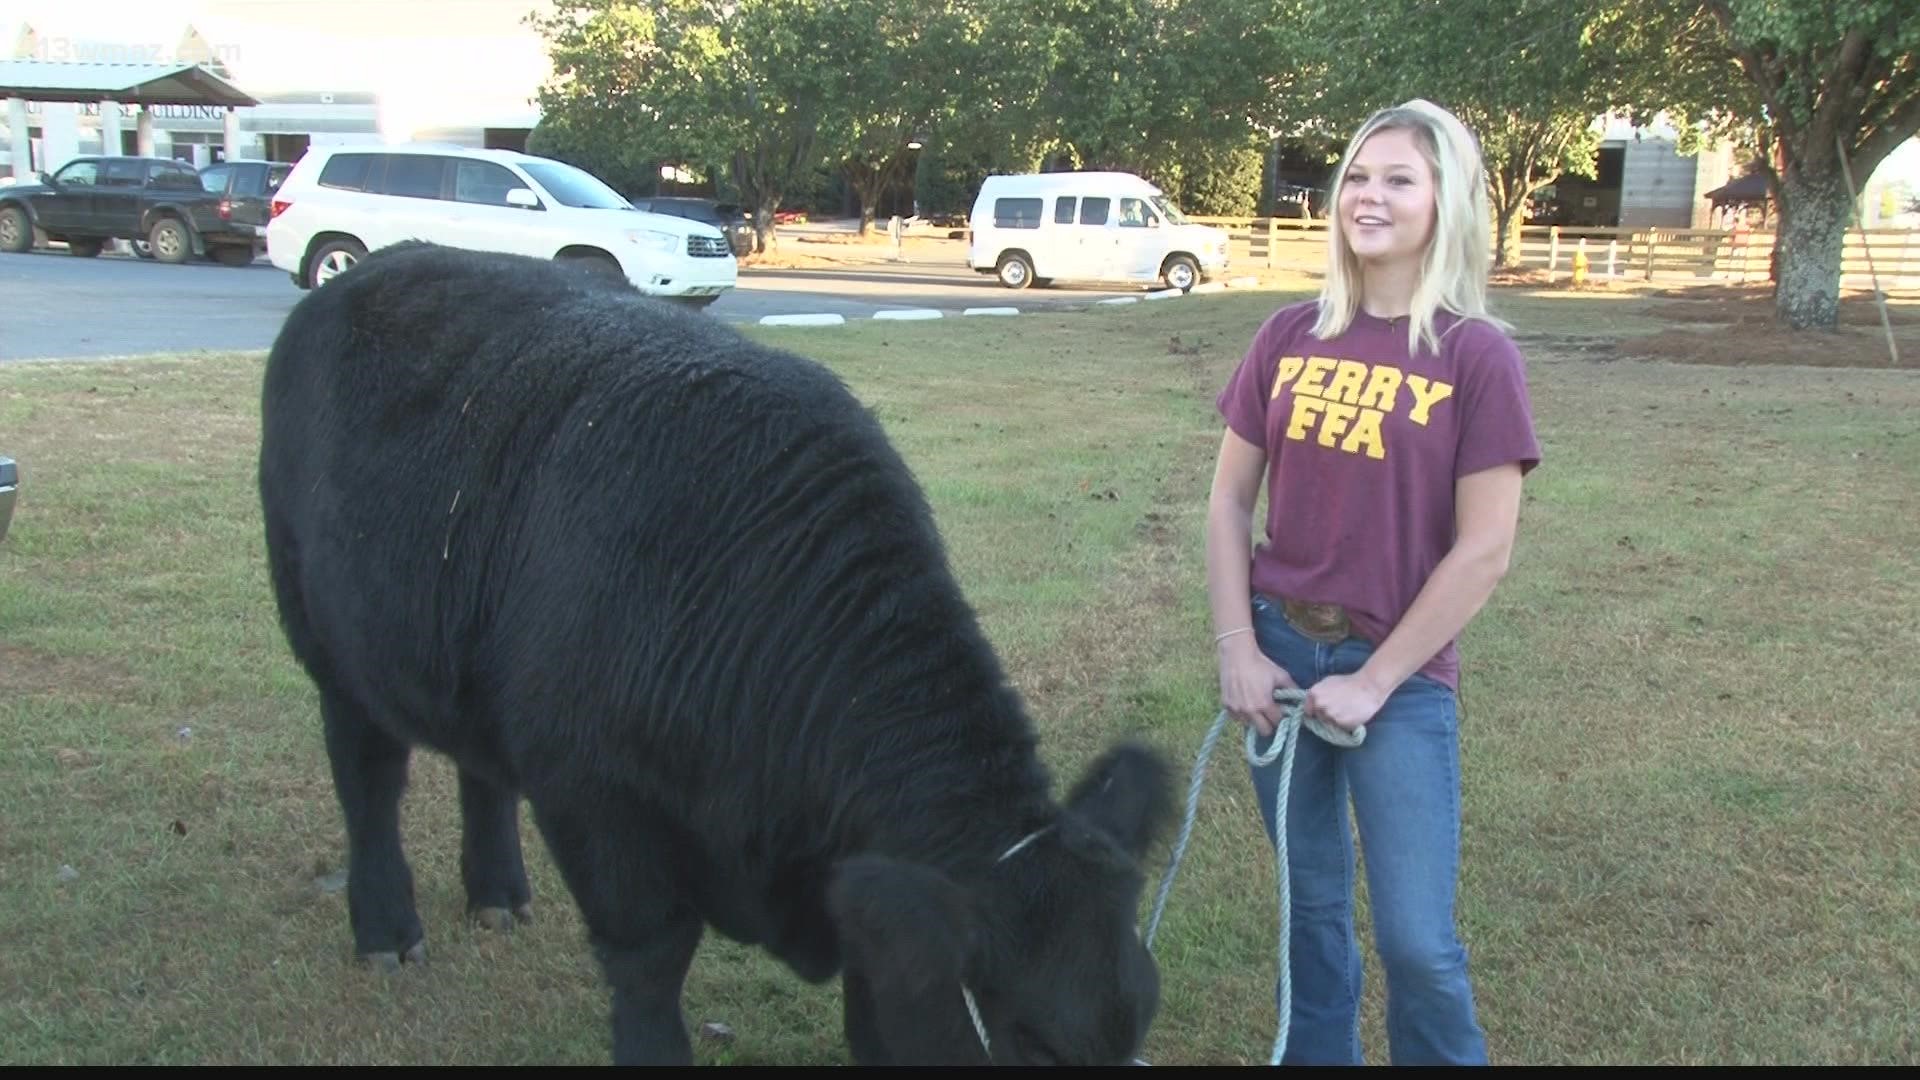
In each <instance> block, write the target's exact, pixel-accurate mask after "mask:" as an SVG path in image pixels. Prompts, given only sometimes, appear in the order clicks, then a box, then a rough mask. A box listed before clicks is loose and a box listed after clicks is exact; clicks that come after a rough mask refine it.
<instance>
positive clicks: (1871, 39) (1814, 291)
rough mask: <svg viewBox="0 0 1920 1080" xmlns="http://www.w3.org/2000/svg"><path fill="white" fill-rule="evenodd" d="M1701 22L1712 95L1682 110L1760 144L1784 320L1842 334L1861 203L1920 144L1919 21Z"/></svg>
mask: <svg viewBox="0 0 1920 1080" xmlns="http://www.w3.org/2000/svg"><path fill="white" fill-rule="evenodd" d="M1646 2H1648V3H1653V0H1646ZM1654 6H1656V7H1659V6H1661V5H1659V4H1655V5H1654ZM1697 12H1698V13H1699V14H1701V15H1704V16H1706V17H1704V18H1698V19H1696V20H1694V22H1693V23H1692V30H1693V33H1692V35H1691V36H1690V37H1689V39H1688V40H1687V41H1686V42H1685V44H1686V47H1687V50H1688V51H1687V55H1688V56H1689V57H1690V59H1691V60H1692V62H1693V63H1694V64H1695V65H1696V70H1697V71H1699V72H1704V73H1705V74H1706V76H1707V78H1708V81H1709V85H1708V86H1707V87H1706V88H1705V89H1704V90H1702V91H1701V92H1700V93H1698V94H1696V95H1694V96H1693V102H1692V104H1693V108H1692V109H1691V110H1688V109H1686V107H1685V105H1684V104H1683V105H1682V106H1681V107H1680V108H1679V109H1678V110H1677V111H1678V112H1679V113H1680V114H1681V115H1686V114H1688V113H1689V112H1690V113H1692V114H1693V115H1696V116H1699V117H1703V118H1705V119H1707V120H1709V121H1717V122H1719V123H1721V124H1725V125H1748V126H1750V127H1751V128H1752V130H1754V131H1755V132H1756V133H1757V142H1758V145H1759V148H1760V150H1761V154H1760V160H1761V164H1762V168H1763V169H1764V170H1765V172H1766V174H1767V186H1768V188H1769V189H1770V190H1771V191H1772V192H1773V193H1774V196H1775V199H1776V205H1777V206H1778V207H1779V209H1780V219H1781V228H1780V232H1779V234H1778V239H1777V240H1776V241H1775V247H1774V253H1775V258H1776V259H1777V281H1776V287H1775V293H1774V308H1775V312H1776V314H1777V316H1778V317H1779V319H1780V320H1781V321H1782V322H1784V323H1785V324H1786V325H1788V326H1789V327H1792V328H1794V329H1808V328H1821V329H1832V328H1834V327H1836V326H1838V325H1839V321H1840V258H1841V253H1842V250H1843V248H1844V246H1845V243H1846V231H1847V227H1848V224H1849V223H1850V221H1851V219H1852V213H1853V208H1854V201H1855V200H1856V199H1858V198H1859V197H1860V193H1861V192H1862V190H1864V188H1865V186H1866V183H1867V179H1868V178H1869V177H1870V176H1872V175H1873V172H1874V170H1875V169H1876V168H1878V167H1879V165H1880V163H1881V162H1882V161H1883V160H1885V159H1886V157H1887V155H1888V154H1890V153H1892V152H1893V150H1894V149H1895V148H1896V147H1898V146H1899V145H1900V144H1901V143H1903V142H1905V141H1906V140H1908V139H1911V138H1913V137H1914V135H1915V134H1920V18H1916V17H1915V16H1914V12H1913V6H1912V0H1707V2H1705V3H1702V4H1700V5H1698V7H1697ZM1849 174H1851V178H1852V183H1851V184H1849V183H1848V182H1847V181H1848V176H1849Z"/></svg>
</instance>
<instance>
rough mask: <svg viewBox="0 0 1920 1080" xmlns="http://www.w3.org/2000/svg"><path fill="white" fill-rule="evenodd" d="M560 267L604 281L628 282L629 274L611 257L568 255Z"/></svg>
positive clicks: (561, 261) (562, 260)
mask: <svg viewBox="0 0 1920 1080" xmlns="http://www.w3.org/2000/svg"><path fill="white" fill-rule="evenodd" d="M560 265H562V266H565V267H569V268H571V269H574V270H578V271H580V272H581V273H583V274H588V275H591V276H593V277H596V278H599V279H600V280H602V281H611V282H619V283H622V284H625V283H626V282H627V272H626V271H625V270H622V269H620V264H619V263H618V262H615V261H614V258H613V256H611V255H568V256H566V257H565V258H562V259H561V260H560Z"/></svg>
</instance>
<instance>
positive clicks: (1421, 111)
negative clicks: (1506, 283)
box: [1313, 98, 1511, 352]
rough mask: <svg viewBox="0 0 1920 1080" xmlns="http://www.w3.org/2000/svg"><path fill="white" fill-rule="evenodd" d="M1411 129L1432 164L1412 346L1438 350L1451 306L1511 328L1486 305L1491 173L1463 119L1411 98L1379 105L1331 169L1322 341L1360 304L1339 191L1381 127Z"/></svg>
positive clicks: (1318, 329)
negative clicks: (1439, 322)
mask: <svg viewBox="0 0 1920 1080" xmlns="http://www.w3.org/2000/svg"><path fill="white" fill-rule="evenodd" d="M1391 130H1404V131H1409V132H1412V133H1413V141H1414V145H1416V146H1418V147H1419V148H1420V154H1421V156H1422V157H1423V158H1425V159H1426V162H1427V166H1428V167H1429V168H1430V169H1432V170H1433V189H1434V219H1433V234H1432V236H1430V237H1429V238H1428V242H1427V253H1426V256H1425V257H1424V258H1423V259H1422V260H1421V263H1420V282H1419V284H1418V285H1417V286H1415V287H1414V291H1413V304H1412V309H1411V310H1410V311H1409V313H1408V314H1409V315H1410V316H1411V318H1409V319H1408V320H1407V322H1408V324H1409V325H1408V327H1407V349H1408V351H1410V352H1412V351H1417V350H1418V349H1419V348H1420V345H1421V343H1422V342H1425V343H1426V344H1427V345H1428V346H1430V347H1431V348H1432V349H1433V350H1434V351H1435V352H1438V351H1439V350H1440V338H1439V335H1437V334H1436V333H1435V332H1434V323H1435V320H1436V316H1437V314H1438V313H1439V311H1440V309H1442V308H1445V309H1446V310H1448V311H1450V312H1452V313H1453V314H1455V315H1457V316H1460V317H1461V318H1462V319H1483V320H1485V321H1487V322H1490V323H1492V324H1494V325H1495V326H1498V327H1500V328H1501V329H1503V330H1506V329H1511V328H1510V327H1509V326H1508V325H1507V324H1506V323H1505V322H1503V321H1501V320H1500V319H1497V318H1495V317H1494V316H1493V315H1491V314H1489V313H1488V311H1487V275H1488V273H1489V272H1490V271H1491V269H1492V266H1493V252H1492V239H1491V237H1492V232H1493V214H1492V211H1491V210H1490V209H1489V207H1488V201H1487V174H1486V169H1485V166H1484V165H1482V164H1481V161H1480V148H1479V145H1478V143H1477V142H1476V141H1475V140H1474V137H1473V135H1472V133H1471V132H1469V131H1468V130H1467V127H1466V125H1465V124H1462V123H1461V122H1460V120H1459V119H1458V118H1457V117H1455V116H1454V115H1453V114H1452V113H1450V112H1448V111H1447V110H1445V109H1442V108H1441V107H1440V106H1438V105H1435V104H1433V103H1432V102H1430V101H1426V100H1423V99H1421V98H1414V99H1413V100H1411V101H1407V102H1404V103H1402V104H1400V105H1395V106H1393V107H1391V108H1386V109H1381V110H1380V111H1378V112H1376V113H1374V114H1373V115H1372V116H1369V117H1368V118H1367V122H1366V123H1364V124H1362V125H1360V130H1359V131H1358V132H1356V133H1355V134H1354V136H1353V141H1352V142H1350V143H1348V144H1347V152H1346V155H1345V156H1344V157H1342V158H1341V159H1340V168H1339V171H1337V172H1335V173H1334V175H1333V191H1332V192H1331V195H1330V197H1329V199H1328V204H1329V206H1330V208H1331V211H1332V212H1331V213H1330V214H1328V216H1327V281H1326V285H1325V286H1324V287H1323V288H1322V289H1321V291H1320V317H1319V319H1318V320H1317V321H1316V322H1315V323H1314V325H1313V334H1314V336H1315V337H1317V338H1320V339H1321V340H1323V341H1324V340H1326V339H1328V338H1332V337H1336V336H1338V335H1339V334H1342V333H1345V332H1346V329H1347V327H1349V326H1351V325H1352V324H1353V317H1354V315H1355V313H1356V312H1358V310H1359V308H1360V282H1361V276H1360V260H1359V259H1358V258H1357V257H1356V256H1355V255H1354V254H1353V251H1352V249H1351V248H1349V247H1348V246H1347V236H1346V223H1345V222H1344V221H1342V220H1341V216H1340V189H1341V188H1342V187H1344V186H1345V185H1346V182H1347V169H1348V168H1350V167H1351V166H1352V165H1353V157H1354V155H1355V154H1357V153H1359V151H1360V147H1361V146H1363V145H1365V144H1366V141H1367V140H1368V139H1369V138H1372V137H1373V136H1374V135H1375V134H1377V133H1379V132H1382V131H1391Z"/></svg>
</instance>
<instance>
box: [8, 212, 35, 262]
mask: <svg viewBox="0 0 1920 1080" xmlns="http://www.w3.org/2000/svg"><path fill="white" fill-rule="evenodd" d="M32 248H33V225H32V224H31V223H29V222H28V221H27V212H26V211H25V210H22V209H20V208H19V207H17V206H9V207H7V208H6V209H5V210H0V251H12V252H15V253H18V252H22V251H29V250H32Z"/></svg>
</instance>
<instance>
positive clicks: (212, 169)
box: [200, 165, 233, 195]
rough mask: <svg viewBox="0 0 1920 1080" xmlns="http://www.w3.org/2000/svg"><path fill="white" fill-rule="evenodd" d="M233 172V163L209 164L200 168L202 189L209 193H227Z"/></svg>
mask: <svg viewBox="0 0 1920 1080" xmlns="http://www.w3.org/2000/svg"><path fill="white" fill-rule="evenodd" d="M232 173H233V166H231V165H209V166H207V167H206V168H204V169H201V170H200V189H201V190H202V191H205V192H206V193H207V194H209V195H225V194H226V193H227V180H228V179H229V178H230V177H231V175H232Z"/></svg>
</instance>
